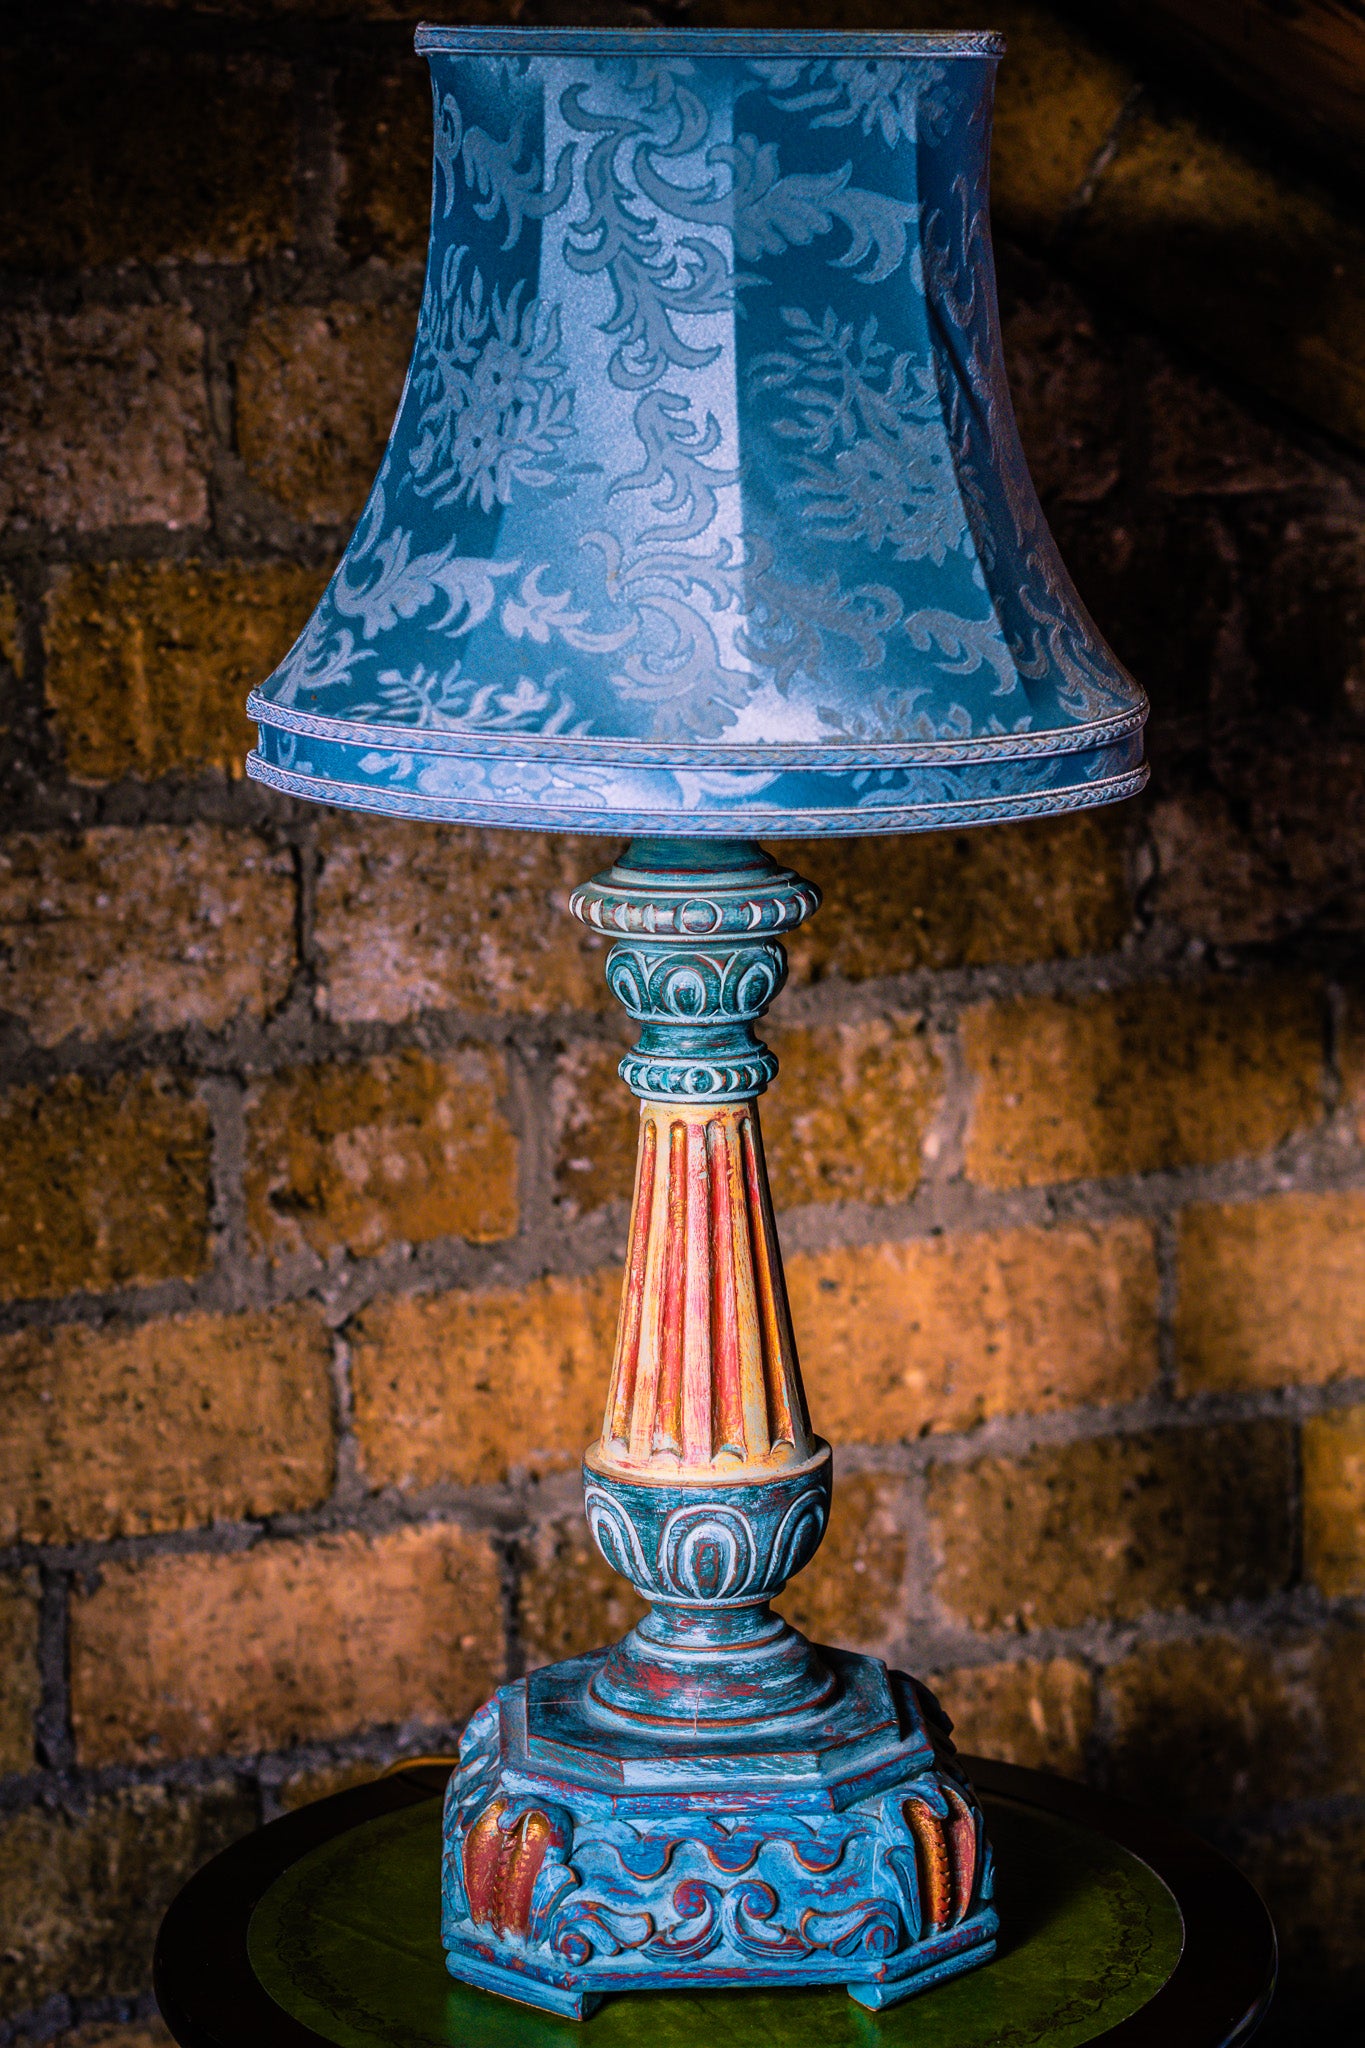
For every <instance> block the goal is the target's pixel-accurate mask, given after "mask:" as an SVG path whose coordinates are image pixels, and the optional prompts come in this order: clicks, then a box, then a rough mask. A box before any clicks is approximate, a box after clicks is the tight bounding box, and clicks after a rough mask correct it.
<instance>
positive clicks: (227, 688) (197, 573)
mask: <svg viewBox="0 0 1365 2048" xmlns="http://www.w3.org/2000/svg"><path fill="white" fill-rule="evenodd" d="M321 582H322V579H321V578H320V577H319V576H318V574H317V572H316V571H315V570H312V569H296V568H292V567H290V566H288V565H284V564H275V565H274V566H272V567H269V568H258V567H253V566H249V565H247V564H244V563H234V564H232V565H230V566H228V567H222V568H220V567H217V566H210V565H208V564H206V563H202V562H190V563H186V562H143V563H121V564H116V565H113V566H109V565H105V564H95V563H87V564H83V565H81V566H80V567H79V568H75V569H68V570H64V571H61V572H59V574H58V576H57V579H56V581H55V582H54V584H53V587H52V589H51V591H50V592H49V595H48V600H47V621H46V626H45V630H44V635H43V638H44V642H45V645H46V648H47V666H46V670H45V673H44V678H43V680H44V686H45V689H46V693H47V700H48V703H49V705H50V706H51V708H52V711H53V714H54V717H55V721H56V726H57V730H58V732H59V733H60V735H61V740H62V745H63V750H64V753H65V758H66V766H67V770H68V773H69V774H71V775H72V776H74V777H75V778H76V780H77V781H81V782H111V781H115V780H117V778H118V777H119V776H122V775H135V776H139V777H141V778H142V779H143V780H151V779H152V778H153V777H155V776H158V775H177V774H194V773H196V772H199V771H202V770H204V769H214V768H216V769H220V770H222V771H223V772H225V773H226V774H228V775H230V776H233V777H236V776H239V775H241V774H242V772H243V768H244V764H245V761H246V756H247V753H248V751H249V749H250V748H251V746H252V745H253V743H254V740H255V733H254V729H253V728H252V726H251V725H250V724H248V722H247V716H246V699H247V692H248V691H249V690H250V689H251V688H252V687H253V686H254V685H255V684H256V683H259V682H261V681H262V680H263V679H264V677H266V676H267V675H268V674H269V673H270V671H271V669H272V668H274V666H275V664H276V663H277V662H278V661H279V660H280V659H281V658H282V657H283V656H284V655H285V654H286V653H287V652H288V650H289V646H290V643H291V642H292V641H293V639H294V638H295V636H296V634H297V633H298V632H299V631H300V629H301V628H302V626H303V624H304V622H305V620H306V619H307V617H308V614H309V612H310V611H311V609H312V607H313V604H314V602H315V600H316V598H317V595H318V591H319V589H320V588H321Z"/></svg>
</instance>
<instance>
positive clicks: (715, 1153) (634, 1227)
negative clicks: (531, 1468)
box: [594, 1101, 813, 1478]
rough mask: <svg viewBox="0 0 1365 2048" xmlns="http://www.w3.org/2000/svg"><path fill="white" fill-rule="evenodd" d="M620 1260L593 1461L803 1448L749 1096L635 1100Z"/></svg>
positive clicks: (780, 1453) (804, 1423) (610, 1465)
mask: <svg viewBox="0 0 1365 2048" xmlns="http://www.w3.org/2000/svg"><path fill="white" fill-rule="evenodd" d="M626 1273H627V1281H626V1287H625V1291H624V1293H623V1296H622V1300H621V1320H620V1325H619V1329H618V1333H617V1340H616V1355H615V1358H614V1359H613V1361H612V1369H611V1381H610V1384H609V1386H608V1389H607V1407H606V1414H605V1416H604V1417H603V1421H602V1435H601V1439H600V1441H599V1443H598V1444H597V1445H596V1446H595V1449H594V1462H595V1464H596V1465H597V1466H598V1467H599V1468H600V1469H602V1470H604V1471H611V1472H618V1473H621V1474H628V1473H652V1474H654V1475H655V1476H656V1477H659V1478H665V1477H674V1478H692V1477H702V1476H705V1475H706V1474H708V1473H713V1472H724V1471H731V1472H738V1471H740V1470H745V1471H753V1470H755V1469H764V1470H770V1469H776V1468H780V1467H783V1466H786V1465H791V1464H794V1463H795V1464H799V1463H801V1462H802V1461H804V1460H805V1459H807V1458H809V1456H810V1455H811V1451H812V1448H813V1439H812V1437H811V1433H810V1422H809V1418H808V1417H807V1414H806V1404H805V1396H804V1394H803V1392H802V1388H801V1377H800V1371H799V1368H798V1365H797V1360H796V1347H795V1344H794V1342H793V1339H792V1328H791V1316H790V1313H789V1311H788V1308H787V1290H786V1284H785V1282H784V1279H783V1275H782V1261H781V1253H780V1251H779V1249H778V1243H777V1230H776V1226H775V1224H774V1221H773V1211H772V1200H771V1197H770V1195H769V1191H768V1170H767V1166H766V1164H765V1162H764V1158H763V1134H762V1131H761V1129H760V1127H759V1121H758V1107H757V1104H756V1103H755V1104H752V1105H751V1104H748V1103H744V1104H738V1103H718V1104H717V1105H716V1106H715V1107H713V1108H710V1107H708V1108H701V1107H697V1106H694V1105H692V1104H690V1103H673V1102H666V1103H665V1102H648V1101H646V1102H642V1103H641V1105H640V1148H639V1155H638V1160H637V1165H636V1180H635V1199H634V1202H633V1205H632V1209H631V1223H630V1239H629V1245H628V1250H627V1256H626Z"/></svg>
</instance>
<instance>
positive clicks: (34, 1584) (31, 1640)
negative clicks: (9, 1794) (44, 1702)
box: [0, 1571, 42, 1772]
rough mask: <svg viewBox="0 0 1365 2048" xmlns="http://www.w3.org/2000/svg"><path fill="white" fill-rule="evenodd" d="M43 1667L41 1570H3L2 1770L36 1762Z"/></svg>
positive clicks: (25, 1767) (0, 1652)
mask: <svg viewBox="0 0 1365 2048" xmlns="http://www.w3.org/2000/svg"><path fill="white" fill-rule="evenodd" d="M41 1696H42V1680H41V1678H40V1675H39V1671H38V1575H37V1573H36V1572H32V1571H26V1572H3V1573H0V1772H4V1771H28V1770H32V1768H33V1716H34V1714H35V1713H36V1712H37V1710H38V1703H39V1700H40V1698H41Z"/></svg>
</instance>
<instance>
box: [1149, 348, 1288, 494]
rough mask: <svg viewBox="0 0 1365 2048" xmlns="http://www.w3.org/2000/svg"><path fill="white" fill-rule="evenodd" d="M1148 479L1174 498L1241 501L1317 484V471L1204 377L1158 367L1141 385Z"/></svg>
mask: <svg viewBox="0 0 1365 2048" xmlns="http://www.w3.org/2000/svg"><path fill="white" fill-rule="evenodd" d="M1143 403H1144V406H1145V409H1146V413H1147V420H1148V435H1149V440H1148V449H1149V461H1150V470H1149V480H1150V483H1151V487H1152V488H1153V489H1154V490H1157V491H1160V492H1162V493H1163V494H1164V495H1167V496H1170V497H1175V498H1187V497H1202V496H1204V495H1205V494H1206V493H1209V492H1214V493H1217V494H1218V495H1219V496H1227V497H1241V496H1244V495H1245V494H1246V493H1248V492H1251V491H1275V490H1286V489H1291V488H1294V487H1296V486H1302V485H1305V484H1314V483H1319V482H1321V481H1323V479H1324V476H1325V472H1324V470H1323V469H1322V467H1321V465H1320V464H1319V463H1318V462H1316V461H1315V460H1314V458H1313V457H1312V456H1311V455H1309V454H1308V453H1307V452H1306V451H1305V450H1304V449H1302V448H1299V447H1297V446H1296V445H1295V443H1294V442H1293V441H1291V440H1290V439H1289V438H1288V436H1287V435H1285V434H1283V433H1281V432H1280V431H1279V430H1278V429H1277V428H1275V427H1272V426H1269V425H1267V424H1266V423H1265V421H1263V420H1260V419H1257V418H1256V416H1255V415H1254V414H1252V413H1249V412H1248V411H1247V410H1246V407H1245V406H1242V405H1238V404H1237V402H1236V400H1235V399H1232V398H1229V397H1228V395H1227V393H1226V392H1224V391H1220V390H1219V388H1218V386H1217V385H1216V384H1213V383H1211V382H1210V381H1209V379H1208V378H1207V377H1201V376H1198V375H1196V374H1195V373H1194V372H1193V371H1190V370H1187V369H1185V368H1183V367H1181V366H1178V365H1176V364H1175V363H1160V364H1158V365H1157V366H1156V368H1155V369H1154V370H1153V371H1152V372H1151V374H1150V375H1149V376H1148V377H1147V378H1146V380H1145V383H1144V387H1143Z"/></svg>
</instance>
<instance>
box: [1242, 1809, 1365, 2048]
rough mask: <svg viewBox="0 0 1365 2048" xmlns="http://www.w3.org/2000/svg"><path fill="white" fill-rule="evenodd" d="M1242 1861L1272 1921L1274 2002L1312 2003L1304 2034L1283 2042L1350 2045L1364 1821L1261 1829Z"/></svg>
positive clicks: (1362, 1920) (1363, 1902)
mask: <svg viewBox="0 0 1365 2048" xmlns="http://www.w3.org/2000/svg"><path fill="white" fill-rule="evenodd" d="M1237 1861H1238V1863H1239V1864H1240V1865H1241V1867H1242V1869H1243V1870H1244V1871H1245V1872H1246V1874H1247V1876H1248V1877H1249V1878H1250V1879H1251V1881H1252V1883H1253V1884H1254V1885H1255V1886H1256V1889H1257V1890H1258V1891H1259V1892H1260V1894H1261V1896H1262V1898H1263V1899H1264V1900H1265V1902H1266V1904H1267V1906H1269V1908H1270V1912H1271V1917H1272V1918H1273V1920H1274V1922H1275V1934H1276V1937H1277V1940H1278V1943H1279V1951H1280V1980H1279V1990H1278V1992H1277V2001H1282V2000H1283V1999H1284V1998H1285V1997H1286V1995H1292V1994H1294V1993H1297V1994H1299V1996H1300V1997H1306V1998H1307V1999H1308V2000H1310V2001H1311V2006H1312V2011H1311V2012H1310V2015H1309V2021H1308V2024H1307V2026H1306V2027H1305V2029H1304V2031H1303V2032H1300V2033H1295V2032H1290V2033H1288V2034H1287V2035H1286V2036H1285V2039H1287V2040H1288V2041H1291V2042H1292V2041H1295V2040H1299V2041H1311V2042H1318V2041H1322V2042H1327V2041H1340V2042H1343V2043H1344V2042H1346V2041H1349V2040H1350V2038H1351V2036H1352V2034H1353V2033H1355V2032H1356V2031H1357V2029H1358V2025H1359V2013H1360V2005H1359V2001H1360V1999H1361V1998H1362V1997H1365V1946H1363V1945H1362V1943H1361V1939H1360V1929H1361V1927H1362V1925H1365V1816H1362V1815H1361V1814H1359V1813H1354V1814H1352V1813H1346V1814H1338V1815H1330V1816H1325V1817H1322V1818H1317V1819H1312V1820H1306V1821H1301V1822H1299V1823H1298V1824H1297V1825H1293V1826H1290V1827H1287V1828H1285V1829H1284V1830H1283V1832H1280V1833H1274V1834H1272V1833H1271V1832H1270V1831H1269V1830H1268V1829H1267V1830H1265V1831H1260V1830H1258V1831H1256V1832H1254V1833H1252V1834H1250V1835H1249V1836H1248V1837H1246V1838H1245V1839H1244V1840H1243V1841H1242V1843H1241V1844H1240V1846H1239V1849H1238V1854H1237ZM1341 2001H1349V2006H1346V2007H1341V2005H1340V2002H1341ZM1334 2007H1335V2008H1338V2009H1337V2010H1335V2011H1334V2010H1332V2008H1334ZM1324 2009H1325V2010H1324ZM1329 2013H1330V2020H1329ZM1314 2022H1316V2023H1314Z"/></svg>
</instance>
